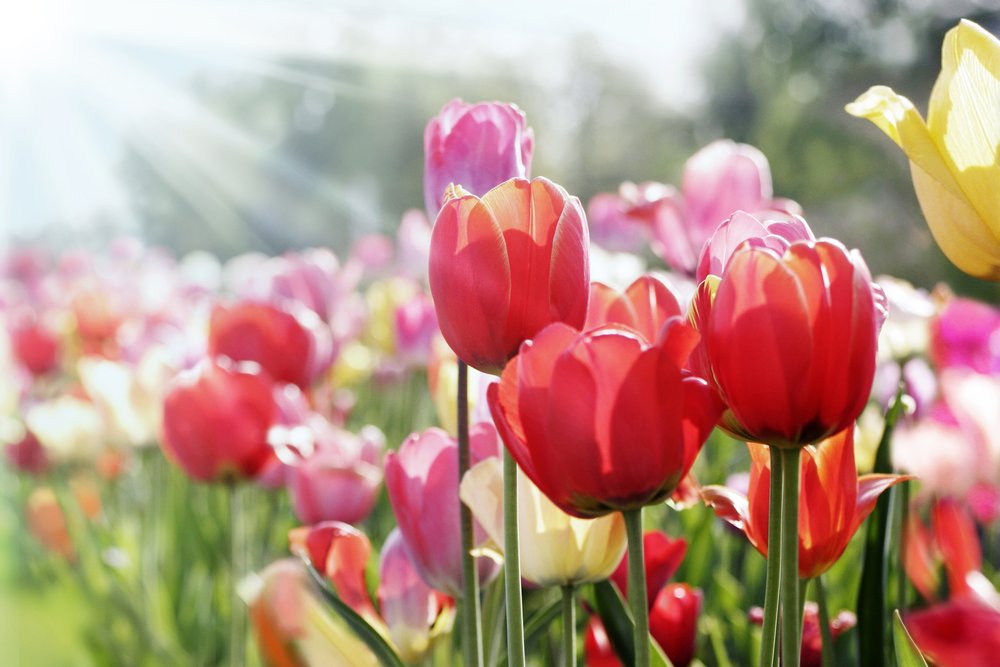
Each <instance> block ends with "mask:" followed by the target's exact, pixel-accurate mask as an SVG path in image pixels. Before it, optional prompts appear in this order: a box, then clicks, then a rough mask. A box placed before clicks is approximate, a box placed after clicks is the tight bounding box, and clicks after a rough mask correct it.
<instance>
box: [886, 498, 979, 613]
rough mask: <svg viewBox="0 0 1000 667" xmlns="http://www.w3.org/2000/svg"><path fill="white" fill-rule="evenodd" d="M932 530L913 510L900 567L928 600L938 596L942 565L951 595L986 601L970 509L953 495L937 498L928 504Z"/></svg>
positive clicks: (977, 543) (975, 533)
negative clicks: (951, 496)
mask: <svg viewBox="0 0 1000 667" xmlns="http://www.w3.org/2000/svg"><path fill="white" fill-rule="evenodd" d="M930 518H931V530H928V529H927V526H925V525H924V523H923V522H922V521H921V520H920V518H919V515H917V514H916V513H911V514H910V519H909V521H908V523H907V525H906V540H905V543H904V544H905V547H906V548H905V551H904V553H903V567H904V568H905V570H906V574H907V576H908V577H909V578H910V581H912V582H913V585H914V586H915V587H916V589H917V590H918V591H920V594H921V595H923V596H924V598H926V599H928V600H935V599H937V597H938V586H939V583H940V580H941V577H940V575H939V570H940V566H941V565H942V564H943V565H944V569H945V574H946V575H947V578H948V591H949V594H950V596H951V597H952V598H960V597H977V598H984V597H985V598H986V599H987V600H989V599H990V598H992V597H993V596H995V595H996V593H995V592H993V594H992V595H989V594H986V595H984V594H983V591H982V590H981V589H980V587H979V586H978V581H979V580H980V579H981V578H982V573H981V569H982V561H983V554H982V547H981V546H980V544H979V537H978V534H977V531H976V524H975V522H974V521H973V520H972V516H971V515H970V513H969V510H968V509H967V508H966V507H965V506H963V505H962V504H961V503H960V502H959V501H957V500H956V499H955V498H938V499H936V500H935V501H934V503H933V505H931V510H930Z"/></svg>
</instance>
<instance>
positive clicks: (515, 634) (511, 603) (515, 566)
mask: <svg viewBox="0 0 1000 667" xmlns="http://www.w3.org/2000/svg"><path fill="white" fill-rule="evenodd" d="M503 541H504V547H503V548H504V558H503V582H504V584H503V585H504V595H505V599H506V601H507V664H509V665H511V667H523V665H524V663H525V659H524V612H523V611H522V609H521V555H520V554H521V551H520V546H519V545H518V527H517V463H516V462H515V461H514V457H513V456H511V455H510V452H509V451H507V449H506V448H504V451H503ZM564 595H565V593H564Z"/></svg>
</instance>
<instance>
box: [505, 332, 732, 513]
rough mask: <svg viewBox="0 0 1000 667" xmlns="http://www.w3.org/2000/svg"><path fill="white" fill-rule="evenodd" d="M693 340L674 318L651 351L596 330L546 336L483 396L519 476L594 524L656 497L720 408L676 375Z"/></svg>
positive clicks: (685, 466)
mask: <svg viewBox="0 0 1000 667" xmlns="http://www.w3.org/2000/svg"><path fill="white" fill-rule="evenodd" d="M696 341H697V334H696V333H695V332H694V331H693V330H692V329H691V328H690V327H688V326H687V325H686V324H684V323H683V322H681V321H680V320H679V319H675V320H673V321H672V322H669V323H668V324H667V325H665V327H664V330H663V333H662V334H661V340H660V342H658V343H656V344H651V343H650V342H648V341H647V340H645V339H644V338H643V337H642V336H641V335H640V334H638V333H635V332H632V331H628V330H623V329H616V328H614V327H602V328H599V329H595V330H592V331H589V332H586V333H582V334H581V333H579V332H577V331H575V330H574V329H572V328H570V327H568V326H566V325H565V324H553V325H550V326H548V327H546V328H545V329H544V330H542V332H541V333H539V334H538V335H537V336H536V337H535V338H534V340H532V341H528V342H526V343H524V344H523V345H522V346H521V352H520V354H518V356H517V358H516V359H514V360H512V361H511V362H510V363H509V364H507V367H506V368H505V369H504V372H503V376H502V378H501V380H500V383H499V385H492V386H490V388H489V391H488V395H487V396H488V400H489V404H490V410H491V411H492V413H493V419H494V421H495V422H496V424H497V428H498V430H499V431H500V435H501V437H503V440H504V443H505V444H506V445H507V448H508V450H509V451H510V452H511V454H512V455H513V457H514V459H515V460H516V461H517V463H518V465H520V467H521V470H523V471H524V473H525V474H526V475H527V476H528V477H529V478H530V479H531V480H532V481H533V482H534V483H535V485H536V486H537V487H538V488H539V489H541V491H542V492H543V493H544V494H545V495H546V496H548V497H549V499H550V500H551V501H552V502H553V503H555V504H556V505H557V506H558V507H560V508H561V509H562V510H563V511H564V512H567V513H568V514H571V515H573V516H578V517H583V518H587V517H596V516H601V515H603V514H607V513H608V512H613V511H619V510H629V509H635V508H639V507H642V506H643V505H648V504H652V503H655V502H659V501H660V500H663V499H664V498H666V497H667V496H668V495H670V493H671V492H672V491H673V490H674V489H675V488H676V487H677V485H678V484H679V483H680V481H681V478H683V477H684V475H685V474H686V473H687V471H688V470H689V469H690V468H691V464H692V463H693V462H694V459H695V457H696V456H697V454H698V452H699V451H700V449H701V446H702V444H703V443H704V442H705V439H706V438H707V437H708V435H709V433H711V431H712V429H713V428H714V426H715V424H716V422H717V420H718V417H719V414H720V412H721V410H722V405H721V404H720V403H719V400H718V398H717V397H716V396H715V393H714V392H713V391H712V389H711V387H709V386H708V384H707V383H706V382H705V381H704V380H703V379H701V378H699V377H695V376H693V375H691V374H690V373H689V372H688V371H686V370H684V362H685V361H686V359H687V356H688V354H689V353H690V351H691V348H692V347H693V346H694V344H695V342H696Z"/></svg>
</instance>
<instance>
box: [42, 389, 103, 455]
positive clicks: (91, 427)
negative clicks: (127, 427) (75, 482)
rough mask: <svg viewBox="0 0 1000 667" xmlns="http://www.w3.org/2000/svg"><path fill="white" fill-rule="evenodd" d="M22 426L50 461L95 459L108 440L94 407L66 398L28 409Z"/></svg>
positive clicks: (80, 400) (66, 396)
mask: <svg viewBox="0 0 1000 667" xmlns="http://www.w3.org/2000/svg"><path fill="white" fill-rule="evenodd" d="M24 422H25V425H26V426H27V427H28V430H29V431H31V432H32V433H34V434H35V437H37V438H38V441H39V442H41V443H42V447H43V448H44V449H45V453H46V455H47V456H48V457H49V458H50V459H52V460H53V461H87V460H93V459H96V458H97V456H98V455H99V454H100V452H101V450H102V449H103V448H104V442H105V438H106V436H107V425H106V424H105V421H104V418H103V417H102V416H101V413H100V411H99V410H98V409H97V406H95V405H94V404H93V403H92V402H91V401H86V400H83V399H81V398H77V397H75V396H71V395H69V394H63V395H62V396H57V397H56V398H53V399H51V400H48V401H45V402H43V403H37V404H35V405H33V406H31V408H29V409H28V412H27V414H26V415H25V418H24Z"/></svg>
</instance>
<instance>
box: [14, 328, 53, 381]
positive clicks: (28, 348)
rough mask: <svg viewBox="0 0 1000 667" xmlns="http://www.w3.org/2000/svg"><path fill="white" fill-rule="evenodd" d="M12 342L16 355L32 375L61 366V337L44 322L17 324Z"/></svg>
mask: <svg viewBox="0 0 1000 667" xmlns="http://www.w3.org/2000/svg"><path fill="white" fill-rule="evenodd" d="M10 343H11V350H12V351H13V352H14V356H15V357H16V358H17V360H18V361H20V362H21V365H23V366H24V367H25V368H26V369H28V371H29V372H30V373H31V374H32V375H44V374H45V373H48V372H49V371H52V370H55V369H56V368H57V367H58V366H59V339H58V338H57V337H56V335H55V334H54V333H53V332H52V331H50V330H49V329H48V328H47V327H45V326H44V325H43V324H40V323H37V322H34V323H28V324H25V325H24V326H15V327H14V330H13V331H11V334H10Z"/></svg>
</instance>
